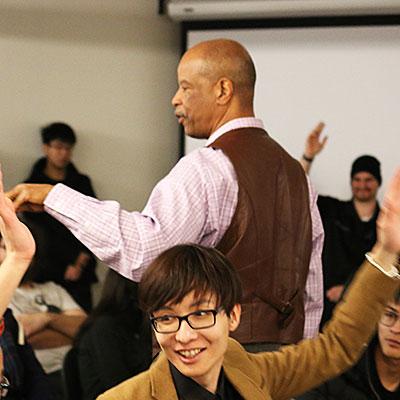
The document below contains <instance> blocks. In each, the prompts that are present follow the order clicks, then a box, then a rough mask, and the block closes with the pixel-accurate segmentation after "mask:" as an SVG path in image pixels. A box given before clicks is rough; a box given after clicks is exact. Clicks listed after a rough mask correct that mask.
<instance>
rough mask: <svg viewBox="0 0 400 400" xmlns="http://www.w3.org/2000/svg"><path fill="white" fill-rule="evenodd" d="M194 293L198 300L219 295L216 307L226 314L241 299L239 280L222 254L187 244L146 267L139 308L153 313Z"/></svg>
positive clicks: (163, 255) (172, 249) (171, 249)
mask: <svg viewBox="0 0 400 400" xmlns="http://www.w3.org/2000/svg"><path fill="white" fill-rule="evenodd" d="M191 291H194V293H195V296H196V297H200V296H201V295H204V294H210V295H214V296H216V302H217V306H218V307H223V308H224V310H225V312H226V313H227V314H230V312H231V311H232V308H233V306H234V305H235V304H238V303H240V301H241V296H242V289H241V285H240V281H239V277H238V275H237V273H236V271H235V269H234V268H233V266H232V264H231V263H230V262H229V261H228V260H227V258H226V257H225V256H224V255H223V254H222V253H221V252H219V251H218V250H216V249H212V248H207V247H204V246H200V245H196V244H185V245H178V246H174V247H172V248H170V249H168V250H166V251H164V252H163V253H161V254H160V255H159V256H158V257H157V258H156V259H155V260H154V261H153V262H152V263H151V264H150V266H149V267H148V268H147V270H146V272H145V273H144V274H143V277H142V280H141V282H140V284H139V302H140V306H141V308H142V310H144V311H146V312H148V313H152V312H154V311H156V310H158V309H160V308H161V307H163V306H165V305H166V304H167V303H170V302H171V303H173V304H177V303H179V302H181V301H182V300H183V298H184V297H185V296H186V295H187V294H188V293H190V292H191Z"/></svg>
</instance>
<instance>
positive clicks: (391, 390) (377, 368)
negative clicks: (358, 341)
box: [297, 291, 400, 400]
mask: <svg viewBox="0 0 400 400" xmlns="http://www.w3.org/2000/svg"><path fill="white" fill-rule="evenodd" d="M369 399H377V400H398V399H400V291H398V292H397V293H396V294H395V296H394V298H393V299H392V300H391V301H389V303H388V304H387V306H386V308H385V310H384V312H383V314H382V316H381V319H380V320H379V323H378V332H377V335H376V337H375V338H374V339H373V340H372V341H371V343H370V344H369V346H368V349H367V350H366V351H365V353H364V354H363V356H362V357H361V359H360V361H358V362H357V364H356V365H355V366H354V367H353V368H351V369H350V370H349V371H346V372H345V373H344V374H342V375H340V376H339V377H337V378H335V379H332V380H330V381H328V382H326V383H325V384H323V385H321V386H319V387H318V388H316V389H314V390H312V391H310V392H308V393H306V394H304V395H302V396H299V397H297V400H369Z"/></svg>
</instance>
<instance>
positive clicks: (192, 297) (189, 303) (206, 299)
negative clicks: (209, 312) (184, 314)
mask: <svg viewBox="0 0 400 400" xmlns="http://www.w3.org/2000/svg"><path fill="white" fill-rule="evenodd" d="M215 303H216V296H215V295H214V294H212V293H211V292H209V291H207V292H196V291H194V290H192V291H191V292H189V293H188V294H186V295H185V296H184V297H183V298H182V299H181V300H178V301H176V300H171V301H169V302H168V303H166V304H165V306H164V307H162V309H163V308H167V309H178V308H196V307H203V306H205V305H206V306H215Z"/></svg>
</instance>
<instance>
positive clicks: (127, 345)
mask: <svg viewBox="0 0 400 400" xmlns="http://www.w3.org/2000/svg"><path fill="white" fill-rule="evenodd" d="M77 347H78V364H79V375H80V381H81V387H82V392H83V397H82V399H83V400H94V399H96V398H97V396H98V395H100V394H101V393H103V392H105V391H106V390H108V389H110V388H112V387H114V386H115V385H117V384H119V383H121V382H122V381H124V380H125V379H128V378H131V377H132V376H135V375H137V374H138V373H140V372H142V371H144V370H146V369H147V368H148V367H149V365H150V363H151V359H152V343H151V329H150V325H149V323H148V318H143V316H142V314H141V313H140V312H139V311H137V312H135V311H134V308H133V307H132V308H131V309H129V311H127V312H123V313H120V314H117V315H102V316H100V317H98V318H96V319H94V320H93V322H92V324H91V325H89V326H88V327H87V328H86V329H85V331H84V332H83V334H82V336H81V337H80V338H79V341H78V345H77Z"/></svg>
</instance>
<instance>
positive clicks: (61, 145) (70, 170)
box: [24, 122, 97, 311]
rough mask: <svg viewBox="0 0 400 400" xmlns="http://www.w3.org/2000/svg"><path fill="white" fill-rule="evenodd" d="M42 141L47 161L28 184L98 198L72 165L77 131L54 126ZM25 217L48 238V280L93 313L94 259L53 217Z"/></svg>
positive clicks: (34, 169)
mask: <svg viewBox="0 0 400 400" xmlns="http://www.w3.org/2000/svg"><path fill="white" fill-rule="evenodd" d="M41 138H42V143H43V147H42V148H43V155H44V157H42V158H40V159H39V160H38V161H36V162H35V164H34V165H33V167H32V171H31V173H30V175H29V177H28V178H27V179H26V180H25V182H31V183H45V184H51V185H55V184H57V183H63V184H65V185H67V186H69V187H71V188H72V189H75V190H77V191H79V192H81V193H83V194H85V195H88V196H92V197H95V193H94V190H93V187H92V183H91V180H90V178H89V177H88V176H87V175H84V174H81V173H80V172H79V171H78V170H77V168H76V167H75V165H74V163H73V162H72V156H73V150H74V147H75V145H76V141H77V137H76V134H75V131H74V129H73V128H72V127H71V126H70V125H67V124H65V123H63V122H53V123H51V124H49V125H46V126H45V127H43V128H42V129H41ZM24 214H25V215H24V218H25V221H26V222H29V224H36V225H39V226H40V228H41V231H42V235H44V236H45V239H46V241H45V242H46V244H47V249H46V252H47V259H46V264H47V266H48V269H47V270H46V280H47V281H53V282H56V283H58V284H59V285H61V286H63V287H64V288H65V289H66V290H67V291H68V293H69V294H70V295H71V296H72V297H73V298H74V300H75V301H76V302H77V303H78V304H79V305H80V306H81V307H82V308H83V309H84V310H86V311H89V310H90V309H91V307H92V297H91V285H92V284H93V283H94V282H96V281H97V278H96V275H95V267H96V260H95V258H94V256H93V255H92V254H91V253H90V252H89V250H88V249H87V248H86V247H85V246H84V245H83V244H82V243H80V242H79V241H78V240H77V239H76V238H75V236H74V235H72V234H71V233H70V232H69V231H68V229H66V228H65V227H64V226H63V225H62V224H60V223H59V222H58V221H56V220H55V219H54V218H52V217H51V216H50V215H48V214H46V213H37V214H34V213H24ZM25 221H24V222H25ZM28 226H29V225H28Z"/></svg>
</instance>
